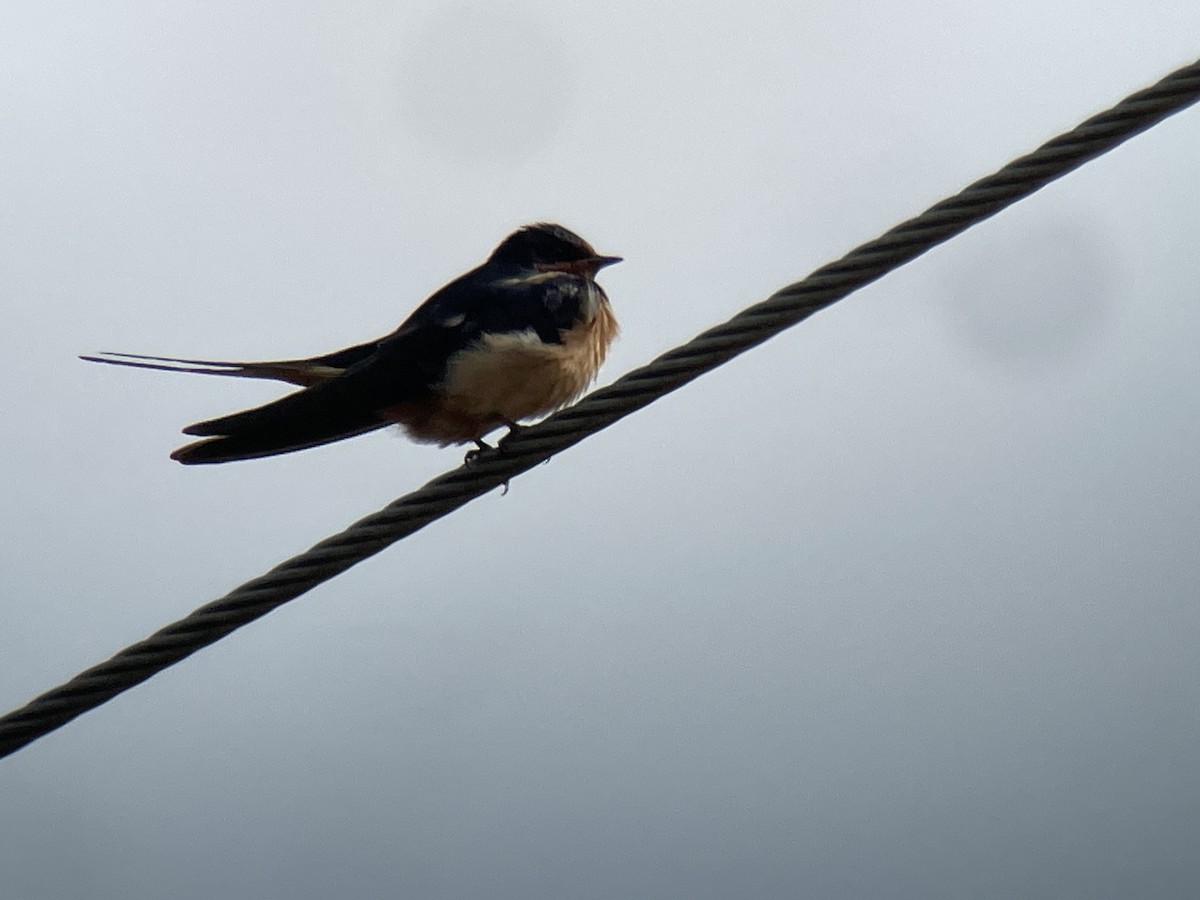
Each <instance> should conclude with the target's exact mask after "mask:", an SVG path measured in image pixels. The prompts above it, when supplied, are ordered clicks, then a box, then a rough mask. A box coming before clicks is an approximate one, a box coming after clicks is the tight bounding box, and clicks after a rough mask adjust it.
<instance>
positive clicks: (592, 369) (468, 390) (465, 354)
mask: <svg viewBox="0 0 1200 900" xmlns="http://www.w3.org/2000/svg"><path fill="white" fill-rule="evenodd" d="M616 333H617V324H616V320H615V319H614V318H613V315H612V312H611V310H610V309H609V308H608V306H607V304H604V305H602V306H601V308H600V309H599V310H598V311H597V314H596V315H595V316H594V317H593V319H592V320H591V321H590V322H588V323H585V324H581V325H577V326H576V327H575V328H572V329H571V330H570V331H567V332H564V334H563V342H562V343H561V344H547V343H544V342H543V341H542V340H541V339H540V338H539V337H538V336H537V334H536V333H535V332H533V331H523V332H508V333H504V334H491V335H487V336H486V337H484V338H483V340H481V341H480V342H479V343H477V344H475V345H474V346H472V347H469V348H467V349H465V350H462V351H460V352H459V353H457V354H456V355H455V356H454V357H453V358H452V359H451V361H450V365H449V367H448V369H447V371H446V377H445V379H444V380H443V381H442V383H441V385H440V386H439V388H438V389H437V394H438V401H437V403H436V404H435V407H434V409H432V410H430V411H429V413H430V414H429V415H428V416H425V417H423V420H422V421H419V422H418V421H412V420H410V421H407V422H405V423H404V425H405V427H406V430H407V431H408V432H409V434H410V435H411V436H412V437H414V438H415V439H417V440H424V441H431V442H437V443H440V444H454V443H465V442H467V441H471V440H475V439H477V438H480V437H482V436H483V435H484V434H486V433H487V432H489V431H492V430H493V429H495V428H498V427H500V426H502V425H505V424H508V423H511V422H519V421H520V420H522V419H528V418H533V417H535V416H541V415H545V414H547V413H550V412H553V411H554V410H556V409H558V408H559V407H561V406H565V405H566V404H567V403H570V402H571V401H572V400H574V399H575V398H576V397H578V396H579V395H580V394H582V393H583V391H584V390H585V389H586V388H587V386H588V385H589V384H590V383H591V382H592V379H594V378H595V377H596V373H597V372H598V371H599V370H600V366H601V364H602V363H603V362H604V357H605V355H606V354H607V352H608V347H609V345H610V344H611V343H612V341H613V339H614V338H615V337H616Z"/></svg>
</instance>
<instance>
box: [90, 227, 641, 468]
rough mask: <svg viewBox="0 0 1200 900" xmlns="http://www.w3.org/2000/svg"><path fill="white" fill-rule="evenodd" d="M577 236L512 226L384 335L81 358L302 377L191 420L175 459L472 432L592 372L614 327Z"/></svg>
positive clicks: (573, 392)
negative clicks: (180, 354) (332, 344)
mask: <svg viewBox="0 0 1200 900" xmlns="http://www.w3.org/2000/svg"><path fill="white" fill-rule="evenodd" d="M620 261H621V259H620V257H617V256H601V255H600V254H598V253H596V251H595V250H594V249H592V246H591V245H590V244H589V243H588V242H587V241H585V240H584V239H583V238H581V237H579V235H577V234H574V233H573V232H571V231H568V230H567V229H566V228H563V227H562V226H560V225H551V224H548V223H538V224H535V225H527V226H525V227H524V228H520V229H518V230H517V231H514V232H513V233H512V234H510V235H509V236H508V237H506V238H505V239H504V240H503V241H501V243H500V245H499V246H498V247H497V248H496V249H495V250H494V251H493V252H492V255H491V256H489V257H488V258H487V261H486V262H484V263H483V265H481V266H479V267H478V268H476V269H473V270H471V271H470V272H467V273H466V274H465V275H462V276H460V277H459V278H456V279H455V280H454V281H452V282H450V283H449V284H447V285H446V286H445V287H443V288H442V289H441V290H439V291H437V292H436V293H435V294H433V296H431V297H430V298H429V299H428V300H426V301H425V302H424V303H422V304H421V305H420V306H419V307H417V309H416V311H415V312H413V314H412V315H411V316H409V317H408V319H407V320H405V322H404V324H402V325H401V326H400V327H399V328H397V329H396V330H395V331H394V332H392V333H391V334H389V335H387V336H386V337H383V338H380V339H379V340H376V341H370V342H368V343H366V344H358V345H357V346H354V347H347V348H346V349H344V350H338V351H336V352H334V353H329V354H326V355H324V356H315V357H312V358H311V359H286V360H275V361H271V362H218V361H214V360H203V359H177V358H173V357H161V356H141V355H138V354H133V353H103V354H100V355H97V356H84V357H81V358H82V359H85V360H88V361H90V362H102V363H110V364H112V365H118V366H132V367H134V368H140V369H159V370H165V371H171V372H198V373H202V374H206V375H232V376H237V377H241V378H268V379H274V380H276V381H284V382H288V383H290V384H295V385H299V386H300V387H301V390H299V391H295V392H293V393H291V394H288V395H287V396H285V397H282V398H280V399H279V400H276V401H274V402H273V403H268V404H266V405H265V406H259V407H256V408H254V409H248V410H245V411H244V412H236V413H232V414H230V415H227V416H221V417H219V418H216V419H209V420H207V421H204V422H197V423H196V424H195V425H189V426H188V427H187V428H185V429H183V433H184V434H190V435H196V436H198V437H201V438H203V440H199V441H195V442H193V443H190V444H187V445H185V446H183V447H180V448H179V449H178V450H176V451H175V452H174V453H172V454H171V458H172V459H175V460H178V461H179V462H181V463H184V464H185V465H194V464H199V463H220V462H230V461H233V460H239V459H254V458H256V457H262V456H274V455H276V454H279V453H290V452H291V451H293V450H303V449H305V448H308V447H316V446H319V445H321V444H328V443H330V442H332V441H339V440H341V439H343V438H348V437H352V436H354V435H357V434H363V433H365V432H368V431H374V430H375V429H377V428H384V427H386V426H388V425H400V426H401V427H402V428H403V429H404V430H405V431H406V432H407V433H408V435H409V437H411V438H412V439H413V440H416V441H422V442H426V443H435V444H440V445H442V446H443V447H444V446H448V445H450V444H465V443H468V442H472V441H473V442H475V443H476V444H477V445H479V447H480V448H481V449H483V448H487V446H488V445H487V444H485V443H484V442H483V437H484V435H486V434H487V433H488V432H490V431H493V430H495V429H497V428H500V427H502V426H508V427H509V428H510V430H515V429H516V428H517V427H518V423H519V422H520V421H521V420H523V419H529V418H534V417H537V416H542V415H546V414H547V413H550V412H553V411H554V410H556V409H558V408H559V407H561V406H564V405H566V404H567V403H570V402H571V401H572V400H574V399H576V398H577V397H578V396H579V395H580V394H581V393H583V391H584V389H585V388H586V387H587V386H588V385H589V384H590V383H591V382H592V380H593V379H594V378H595V377H596V373H597V372H598V371H599V369H600V365H601V363H603V362H604V357H605V355H606V354H607V352H608V348H609V345H610V344H611V343H612V341H613V339H614V338H615V337H616V335H617V320H616V318H615V317H614V316H613V312H612V308H611V306H610V305H609V302H608V297H607V295H606V294H605V293H604V289H603V288H601V287H600V285H598V284H597V283H596V281H595V278H596V273H597V272H599V271H600V270H601V269H602V268H604V267H605V266H609V265H612V264H613V263H616V262H620Z"/></svg>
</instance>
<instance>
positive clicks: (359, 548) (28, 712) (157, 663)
mask: <svg viewBox="0 0 1200 900" xmlns="http://www.w3.org/2000/svg"><path fill="white" fill-rule="evenodd" d="M1197 99H1200V61H1197V62H1194V63H1192V64H1191V65H1188V66H1185V67H1184V68H1182V69H1179V70H1178V71H1176V72H1173V73H1172V74H1170V75H1168V76H1166V77H1165V78H1163V79H1162V80H1161V81H1159V82H1158V83H1157V84H1155V85H1153V86H1152V87H1150V88H1147V89H1145V90H1142V91H1138V92H1137V93H1135V94H1133V95H1131V96H1129V97H1127V98H1126V99H1125V100H1123V101H1121V102H1120V103H1118V104H1117V105H1116V106H1114V107H1113V108H1111V109H1109V110H1107V111H1105V112H1103V113H1100V114H1099V115H1096V116H1093V117H1092V118H1090V119H1088V120H1087V121H1085V122H1084V123H1083V124H1081V125H1079V126H1078V127H1077V128H1074V129H1072V130H1071V131H1070V132H1068V133H1066V134H1063V135H1060V136H1059V137H1056V138H1054V139H1053V140H1051V141H1049V142H1048V143H1046V144H1044V145H1043V146H1041V147H1040V148H1038V149H1037V150H1035V151H1034V152H1033V153H1030V154H1028V155H1027V156H1023V157H1021V158H1019V159H1017V160H1015V161H1013V162H1011V163H1009V164H1008V165H1007V166H1005V167H1004V168H1003V169H1000V170H999V171H998V172H996V173H994V174H992V175H989V176H987V177H986V178H983V179H981V180H979V181H977V182H975V183H974V184H972V185H970V186H968V187H967V188H965V189H963V190H962V191H960V192H959V193H958V194H956V195H955V196H953V197H950V198H948V199H946V200H943V201H941V202H940V203H937V204H935V205H934V206H932V207H930V208H929V209H928V210H926V211H925V212H923V213H921V214H920V215H919V216H916V217H915V218H912V219H909V220H908V221H906V222H903V223H901V224H899V225H897V226H896V227H895V228H892V229H891V230H890V231H887V232H886V233H884V234H883V235H882V236H880V237H878V238H876V239H875V240H873V241H869V242H868V243H866V244H863V245H862V246H860V247H857V248H856V249H854V250H852V251H850V252H849V253H847V254H846V255H845V256H844V257H842V258H841V259H839V260H837V261H836V262H833V263H830V264H828V265H826V266H822V267H821V268H819V269H817V270H816V271H815V272H813V273H812V274H811V275H809V276H808V277H807V278H805V279H804V280H803V281H800V282H797V283H795V284H792V285H789V286H787V287H785V288H783V289H782V290H780V291H777V292H776V293H775V294H773V295H772V296H770V297H769V298H768V299H766V300H764V301H763V302H761V303H758V304H756V305H754V306H751V307H749V308H748V309H746V310H744V311H742V312H740V313H738V314H737V315H735V316H734V317H733V318H731V319H729V320H728V321H727V322H724V323H722V324H720V325H717V326H715V327H713V328H710V329H708V330H707V331H705V332H703V333H702V334H700V335H698V336H697V337H696V338H694V339H693V340H691V341H689V342H688V343H686V344H683V345H682V346H679V347H676V348H675V349H673V350H669V351H667V352H666V353H664V354H662V355H661V356H659V357H658V358H657V359H655V360H654V361H652V362H650V363H649V364H647V365H645V366H642V367H641V368H639V369H635V370H633V371H632V372H630V373H628V374H627V375H625V376H624V377H623V378H621V379H619V380H618V381H616V382H614V383H613V384H611V385H609V386H607V387H604V388H601V389H599V390H597V391H594V392H592V393H591V394H589V395H588V396H587V397H585V398H584V399H583V400H581V401H580V402H579V403H577V404H576V405H574V406H572V407H569V408H567V409H565V410H562V411H561V412H559V413H556V414H555V415H553V416H551V417H550V418H548V419H546V420H545V421H543V422H541V423H539V424H537V425H534V426H531V427H529V428H524V429H522V430H521V431H520V432H519V433H517V434H515V435H513V436H512V437H511V438H508V439H506V440H505V441H504V442H503V447H502V448H501V449H499V450H491V451H485V452H483V453H481V454H479V455H478V456H477V457H476V458H475V459H474V460H473V461H472V463H471V464H470V465H464V466H461V467H459V468H458V469H455V470H453V471H450V472H447V473H446V474H444V475H441V476H439V477H438V478H435V479H434V480H432V481H430V482H429V483H428V484H426V485H425V486H424V487H422V488H420V489H419V490H417V491H414V492H413V493H411V494H408V495H407V496H404V497H401V498H400V499H398V500H396V501H394V502H392V503H390V504H389V505H388V506H386V507H384V508H383V509H381V510H379V511H378V512H376V513H373V514H372V515H369V516H367V517H366V518H364V519H361V520H359V521H358V522H355V523H354V524H353V525H351V526H350V527H349V528H347V529H346V530H345V531H343V532H341V533H340V534H337V535H334V536H333V537H330V538H327V539H326V540H323V541H321V542H320V543H318V544H316V545H315V546H313V547H312V548H311V549H309V550H308V551H306V552H304V553H301V554H300V555H299V556H295V557H293V558H292V559H289V560H287V561H286V562H283V563H280V564H279V565H278V566H276V567H275V568H273V569H271V570H270V571H269V572H267V573H266V574H264V575H261V576H259V577H258V578H255V579H253V580H252V581H248V582H246V583H245V584H243V585H242V586H241V587H238V588H236V589H234V590H233V591H231V592H230V593H229V594H227V595H226V596H224V597H222V598H221V599H220V600H216V601H214V602H212V603H209V604H207V605H205V606H202V607H200V608H199V609H197V610H196V611H195V612H193V613H191V614H190V615H188V616H187V617H185V618H183V619H181V620H180V621H178V622H175V623H173V624H171V625H168V626H167V627H165V628H163V629H162V630H160V631H158V632H155V633H154V634H152V635H151V636H150V637H148V638H146V639H145V640H143V641H140V642H139V643H137V644H134V645H133V646H131V647H128V648H126V649H124V650H122V651H121V652H120V653H118V654H117V655H116V656H114V657H112V658H111V659H109V660H107V661H106V662H103V663H101V664H99V665H97V666H94V667H93V668H91V669H88V670H86V671H84V672H82V673H80V674H79V675H77V676H75V677H74V678H72V679H71V680H70V681H68V682H67V683H66V684H64V685H61V686H59V687H56V688H54V689H53V690H50V691H48V692H47V693H45V694H42V695H41V696H40V697H37V698H35V699H34V700H32V701H30V702H29V703H28V704H26V705H25V706H23V707H21V708H20V709H16V710H14V711H12V712H10V713H8V714H7V715H5V716H3V717H0V757H3V756H7V755H8V754H10V753H13V752H15V751H16V750H18V749H20V748H21V747H24V746H25V745H26V744H29V743H31V742H32V741H35V740H37V739H38V738H39V737H42V736H43V735H45V734H48V733H49V732H51V731H53V730H54V729H56V728H58V727H60V726H62V725H64V724H65V723H67V722H69V721H70V720H71V719H74V718H75V717H76V716H79V715H81V714H83V713H84V712H87V711H88V710H90V709H93V708H95V707H97V706H99V705H100V704H102V703H104V702H105V701H107V700H109V699H110V698H112V697H114V696H116V695H117V694H119V693H121V692H122V691H125V690H128V689H129V688H131V687H133V686H134V685H136V684H139V683H141V682H142V681H145V680H146V679H147V678H150V677H151V676H152V675H155V674H157V673H158V672H161V671H162V670H163V669H165V668H167V667H168V666H171V665H173V664H174V663H177V662H179V661H180V660H181V659H184V658H185V657H187V656H189V655H191V654H192V653H195V652H196V651H197V650H199V649H201V648H202V647H206V646H208V645H209V644H212V643H214V642H216V641H218V640H220V639H221V638H222V637H224V636H225V635H227V634H229V633H230V632H232V631H234V630H235V629H237V628H240V627H241V626H243V625H245V624H247V623H249V622H252V621H254V620H255V619H257V618H259V617H260V616H264V615H266V614H267V613H268V612H270V611H271V610H273V609H275V608H277V607H279V606H281V605H282V604H284V603H286V602H287V601H289V600H291V599H293V598H295V597H298V596H300V595H301V594H303V593H305V592H306V591H308V590H311V589H312V588H313V587H316V586H317V585H318V584H321V583H322V582H325V581H328V580H329V579H331V578H333V577H334V576H335V575H338V574H340V573H341V572H344V571H345V570H346V569H348V568H350V567H351V566H353V565H355V564H357V563H359V562H361V561H363V560H364V559H367V558H368V557H370V556H373V555H374V554H376V553H378V552H379V551H380V550H383V549H384V548H385V547H387V546H389V545H391V544H393V543H395V542H396V541H399V540H400V539H402V538H404V537H407V536H408V535H410V534H412V533H413V532H415V531H417V530H419V529H421V528H423V527H424V526H425V525H427V524H429V523H430V522H432V521H434V520H435V519H439V518H441V517H442V516H445V515H447V514H448V513H450V512H452V511H453V510H455V509H458V508H459V507H460V506H463V505H464V504H466V503H468V502H469V501H471V500H473V499H475V498H476V497H479V496H480V495H482V494H484V493H486V492H488V491H490V490H492V489H493V488H495V487H497V486H499V485H501V484H505V483H507V482H508V480H509V479H511V478H513V477H515V476H516V475H519V474H521V473H522V472H526V471H528V470H529V469H531V468H533V467H534V466H536V465H537V464H538V463H540V462H542V461H543V460H546V459H549V458H550V457H551V456H553V455H554V454H555V453H558V452H560V451H562V450H565V449H566V448H568V447H571V446H573V445H574V444H577V443H579V442H580V441H581V440H583V439H584V438H586V437H587V436H589V435H591V434H594V433H595V432H597V431H600V430H601V429H603V428H606V427H608V426H609V425H611V424H612V423H613V422H616V421H617V420H618V419H621V418H624V417H625V416H627V415H629V414H630V413H632V412H635V411H636V410H638V409H641V408H642V407H643V406H646V405H647V404H649V403H651V402H653V401H654V400H657V399H658V398H659V397H662V396H664V395H665V394H668V393H670V392H671V391H674V390H676V389H678V388H680V387H682V386H683V385H685V384H687V383H688V382H690V381H691V380H693V379H694V378H697V377H699V376H700V375H702V374H704V373H705V372H708V371H711V370H712V369H715V368H716V367H717V366H720V365H721V364H723V363H725V362H727V361H728V360H730V359H732V358H733V357H735V356H737V355H738V354H740V353H743V352H745V351H746V350H748V349H750V348H751V347H754V346H756V345H757V344H760V343H762V342H763V341H765V340H767V339H768V338H770V337H773V336H774V335H776V334H778V333H779V332H781V331H783V330H784V329H785V328H789V327H791V326H792V325H795V324H797V323H798V322H801V321H802V320H804V319H806V318H808V317H809V316H811V315H812V314H813V313H815V312H819V311H820V310H822V309H824V308H826V307H827V306H829V305H831V304H832V303H835V302H836V301H838V300H840V299H842V298H843V297H845V296H846V295H847V294H850V293H851V292H852V291H855V290H857V289H858V288H860V287H863V286H864V285H866V284H869V283H870V282H872V281H875V280H876V279H878V278H880V277H882V276H883V275H885V274H886V273H887V272H890V271H891V270H893V269H895V268H897V267H899V266H901V265H903V264H904V263H906V262H909V261H910V260H912V259H915V258H916V257H918V256H920V255H921V254H923V253H925V252H926V251H927V250H930V249H931V248H933V247H935V246H937V245H938V244H940V243H942V242H944V241H946V240H948V239H949V238H951V237H953V236H955V235H957V234H959V233H961V232H962V231H965V230H966V229H967V228H969V227H970V226H972V225H974V224H976V223H977V222H980V221H982V220H984V219H986V218H988V217H990V216H992V215H995V214H996V213H997V212H999V211H1000V210H1001V209H1004V208H1005V207H1007V206H1009V205H1011V204H1012V203H1014V202H1016V201H1017V200H1020V199H1022V198H1023V197H1026V196H1028V195H1030V194H1032V193H1033V192H1034V191H1036V190H1038V189H1039V188H1041V187H1042V186H1044V185H1045V184H1047V183H1048V182H1050V181H1052V180H1054V179H1056V178H1059V177H1061V176H1062V175H1065V174H1066V173H1067V172H1070V171H1072V170H1073V169H1075V168H1077V167H1078V166H1080V165H1082V164H1083V163H1085V162H1087V161H1088V160H1089V159H1092V158H1094V157H1096V156H1099V155H1100V154H1102V153H1105V152H1106V151H1108V150H1110V149H1112V148H1113V147H1115V146H1117V145H1118V144H1121V143H1123V142H1124V141H1126V140H1128V139H1129V138H1131V137H1133V136H1134V135H1135V134H1138V133H1139V132H1141V131H1144V130H1146V129H1147V128H1149V127H1151V126H1152V125H1155V124H1157V123H1158V122H1160V121H1162V120H1163V119H1165V118H1166V117H1168V116H1170V115H1172V114H1173V113H1176V112H1179V111H1180V110H1182V109H1184V108H1186V107H1187V106H1190V105H1191V104H1193V103H1195V102H1196V101H1197Z"/></svg>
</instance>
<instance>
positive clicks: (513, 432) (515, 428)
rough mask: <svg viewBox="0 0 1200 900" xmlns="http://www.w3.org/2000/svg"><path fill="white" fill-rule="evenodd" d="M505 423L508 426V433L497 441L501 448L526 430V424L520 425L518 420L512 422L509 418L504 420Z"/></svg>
mask: <svg viewBox="0 0 1200 900" xmlns="http://www.w3.org/2000/svg"><path fill="white" fill-rule="evenodd" d="M504 424H505V426H506V427H507V428H508V433H507V434H506V435H504V437H502V438H500V440H498V441H496V446H497V447H499V448H500V449H501V450H503V449H504V445H505V444H507V443H508V442H509V441H511V440H512V439H513V438H515V437H516V436H517V435H518V434H520V433H521V432H522V431H524V430H525V426H524V425H518V424H517V423H516V422H510V421H509V420H508V419H505V420H504Z"/></svg>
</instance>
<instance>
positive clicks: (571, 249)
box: [490, 222, 621, 276]
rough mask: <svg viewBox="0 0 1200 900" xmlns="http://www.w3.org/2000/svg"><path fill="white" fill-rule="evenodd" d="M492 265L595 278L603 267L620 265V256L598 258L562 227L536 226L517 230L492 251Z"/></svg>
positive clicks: (578, 237) (538, 224) (599, 256)
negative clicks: (494, 263) (502, 264)
mask: <svg viewBox="0 0 1200 900" xmlns="http://www.w3.org/2000/svg"><path fill="white" fill-rule="evenodd" d="M490 261H491V262H499V263H506V264H508V265H514V266H524V267H526V268H531V269H538V270H539V271H543V272H571V273H573V274H576V275H587V276H594V275H595V274H596V273H597V272H599V271H600V270H601V269H603V268H604V267H605V266H611V265H612V264H613V263H619V262H620V261H621V257H619V256H601V255H600V254H598V253H597V252H596V251H595V249H594V248H593V247H592V245H591V244H589V243H588V242H587V241H585V240H584V239H583V238H581V237H580V236H579V235H577V234H575V232H573V231H569V230H568V229H566V228H563V227H562V226H561V225H552V224H550V223H549V222H538V223H537V224H535V225H526V226H525V227H524V228H518V229H517V230H516V231H514V232H513V233H512V234H510V235H509V236H508V237H506V238H505V239H504V240H503V241H501V242H500V246H499V247H497V248H496V249H495V250H493V251H492V255H491V257H490Z"/></svg>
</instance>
